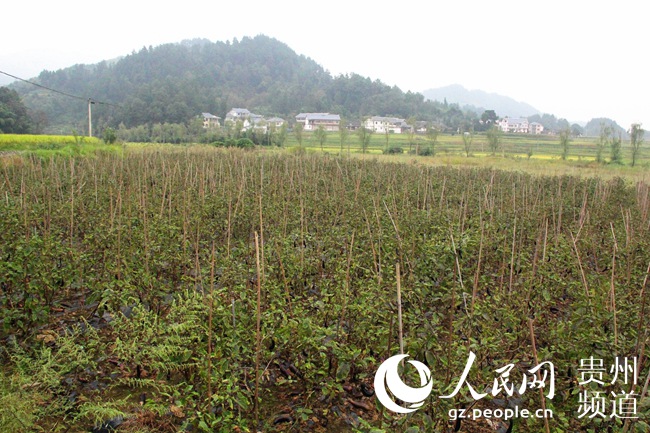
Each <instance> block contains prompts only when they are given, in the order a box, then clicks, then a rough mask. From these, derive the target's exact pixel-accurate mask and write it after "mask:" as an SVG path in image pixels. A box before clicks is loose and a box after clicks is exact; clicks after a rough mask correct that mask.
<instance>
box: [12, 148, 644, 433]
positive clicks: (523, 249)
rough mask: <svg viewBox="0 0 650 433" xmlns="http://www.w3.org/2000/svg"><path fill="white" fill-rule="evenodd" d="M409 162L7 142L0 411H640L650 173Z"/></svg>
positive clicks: (105, 420)
mask: <svg viewBox="0 0 650 433" xmlns="http://www.w3.org/2000/svg"><path fill="white" fill-rule="evenodd" d="M0 137H2V136H0ZM378 138H381V137H374V139H378ZM392 138H393V137H391V139H392ZM457 138H458V137H450V138H449V140H450V141H447V137H441V138H440V142H439V146H440V148H441V152H444V151H443V150H442V149H444V148H445V146H447V147H448V148H449V149H450V150H449V152H450V153H452V152H454V153H456V152H458V153H462V152H460V151H458V150H457V147H454V146H458V145H462V144H460V142H459V141H457ZM329 140H330V141H331V142H329V143H328V150H329V149H332V150H333V149H335V148H337V146H338V143H336V144H335V143H334V141H335V140H334V137H333V136H332V137H330V138H329ZM348 140H350V142H351V143H354V142H355V137H354V136H351V137H349V138H348ZM305 144H307V142H305ZM287 145H288V146H293V145H292V144H291V143H288V144H287ZM353 145H354V144H353ZM309 146H310V147H314V148H318V145H315V144H313V143H309ZM380 147H383V144H380V143H379V142H375V144H374V145H373V148H374V149H377V148H380ZM576 147H577V144H576ZM452 149H453V150H452ZM475 152H476V153H478V152H479V147H477V149H476V151H475ZM332 153H334V150H333V151H332ZM533 155H535V153H534V154H533ZM440 157H441V158H442V156H440ZM454 157H456V156H454ZM586 157H587V156H585V158H586ZM468 159H469V158H468ZM474 159H479V158H474ZM399 161H400V160H398V159H390V158H388V156H386V158H381V159H379V158H348V157H347V156H336V155H331V154H321V153H316V152H314V153H312V152H288V151H284V150H275V149H263V148H262V149H257V150H249V151H246V150H240V149H217V148H213V147H210V146H188V147H181V146H168V147H162V146H156V147H154V146H152V147H147V146H139V147H136V146H134V147H127V148H126V149H125V150H124V151H123V152H99V153H94V154H93V155H92V156H84V155H78V156H73V157H56V158H43V157H39V156H38V155H33V154H25V155H17V156H15V157H13V158H11V159H6V158H5V159H3V158H0V164H1V165H0V172H1V173H0V324H1V325H2V328H0V341H2V344H1V345H0V362H1V368H0V431H3V432H23V431H47V432H68V431H70V432H72V431H74V432H77V431H91V429H94V430H93V431H96V432H99V431H102V432H103V431H110V430H111V429H112V428H113V427H114V428H116V431H117V432H118V433H119V432H175V431H204V432H213V431H224V432H229V431H233V432H256V431H264V432H266V431H286V432H344V431H359V432H374V433H380V432H395V431H398V432H408V433H415V432H418V431H419V432H429V431H431V432H449V431H459V432H474V433H476V432H489V431H497V430H498V429H501V430H499V431H502V432H505V431H506V430H507V429H508V428H509V429H510V430H508V431H510V432H515V433H516V432H553V433H560V432H597V431H598V432H604V431H616V432H618V431H624V432H645V431H648V429H649V428H650V427H649V425H648V423H650V413H649V410H650V399H649V398H648V390H647V388H648V377H649V375H648V374H649V373H648V372H649V364H648V361H647V355H646V354H647V352H648V347H647V346H648V342H650V336H649V334H648V330H649V329H650V327H649V326H648V318H647V317H646V316H647V315H648V305H647V304H648V300H649V297H650V296H649V295H648V291H649V290H650V287H648V272H649V271H650V187H649V185H648V184H647V183H645V182H641V181H640V182H633V181H630V180H624V179H622V178H618V177H614V178H611V179H603V178H594V177H582V176H568V175H562V176H542V175H532V174H527V173H524V172H522V171H509V170H497V169H493V168H486V167H469V166H466V167H457V166H453V165H444V164H443V165H433V164H426V163H423V164H412V163H410V159H409V160H407V161H405V162H399ZM398 291H399V295H398ZM398 296H399V299H400V301H399V302H398ZM400 347H403V353H405V354H408V355H409V356H410V359H414V360H418V361H420V362H421V363H423V364H424V365H426V367H427V368H428V369H429V370H430V383H431V384H432V392H431V395H430V396H429V397H428V398H426V400H425V401H424V404H423V405H422V407H421V408H419V410H417V411H414V412H412V413H409V414H397V413H395V412H393V411H391V410H389V409H386V408H385V407H384V406H383V405H382V404H381V403H380V402H379V400H378V398H377V394H375V392H374V391H375V388H374V377H375V373H376V372H377V370H378V368H379V366H380V365H381V364H382V362H384V361H385V360H386V359H388V358H389V357H391V356H393V355H396V354H399V353H400V351H401V349H400ZM472 354H473V355H474V361H473V363H471V365H470V363H469V360H470V359H472V357H471V355H472ZM598 360H600V361H602V368H601V367H600V364H598V363H597V361H598ZM623 360H625V364H623ZM551 363H552V365H553V368H552V369H551V370H552V372H553V375H554V376H553V378H552V379H551V378H550V377H549V376H548V375H546V376H544V377H542V375H541V370H540V371H538V372H537V373H539V375H537V376H535V374H534V371H533V373H531V370H533V367H534V366H540V365H543V366H545V368H547V370H546V373H548V372H549V371H548V367H549V365H550V364H551ZM510 364H512V365H513V367H512V369H511V370H508V371H509V375H508V374H506V373H504V370H502V369H501V367H504V366H507V365H510ZM404 365H405V367H404V369H403V372H402V374H403V376H404V377H408V378H411V376H413V375H414V374H415V376H413V377H417V374H416V371H415V369H414V368H412V367H411V365H410V364H408V363H407V364H404ZM467 365H470V367H471V368H470V369H469V370H468V374H466V375H464V376H463V372H464V370H465V368H466V366H467ZM610 366H613V367H614V368H611V369H610ZM632 366H634V373H635V374H634V375H632V374H631V371H632ZM589 367H591V368H590V369H589ZM628 367H630V368H628ZM500 369H501V370H500ZM497 370H498V371H497ZM585 371H587V373H588V374H587V375H585ZM546 373H545V374H546ZM615 373H616V377H614V374H615ZM589 374H591V376H589ZM598 374H600V375H598ZM461 376H463V377H465V381H466V383H465V385H463V383H462V381H461ZM590 377H591V378H592V379H598V378H600V379H602V380H600V381H599V380H590V381H585V378H587V379H588V378H590ZM508 379H509V380H510V383H511V384H516V385H517V388H518V389H520V390H521V391H520V392H519V393H515V394H512V393H510V395H507V393H506V391H505V389H507V386H505V385H504V383H505V382H507V381H508ZM624 379H625V382H624ZM405 380H406V381H407V382H408V383H410V386H411V387H413V386H417V385H418V383H415V382H416V381H415V380H412V381H411V379H405ZM526 380H529V381H530V383H529V384H528V385H529V386H526V382H525V381H526ZM551 380H553V383H554V395H549V394H550V389H549V386H550V385H549V383H550V382H549V381H551ZM522 382H523V383H524V386H523V387H522V388H519V385H520V384H522ZM540 382H545V386H544V387H540V386H541V385H540ZM423 384H424V383H423ZM470 384H471V387H470ZM457 385H458V392H457V393H455V392H454V391H455V389H456V387H457ZM533 385H536V386H533ZM499 387H501V388H502V389H501V392H500V393H498V391H499V389H498V388H499ZM472 389H473V390H475V391H477V392H478V393H481V394H487V395H484V396H483V395H482V396H480V398H477V397H475V396H473V395H472V394H471V392H470V391H471V390H472ZM452 394H453V396H452V397H450V398H440V397H442V396H450V395H452ZM594 399H595V400H594ZM594 401H596V402H597V403H598V404H597V405H595V406H594V405H592V406H589V405H588V403H589V402H594ZM601 402H602V405H603V406H602V408H601V406H600V404H601ZM621 402H623V403H625V405H624V404H623V403H621ZM632 402H633V403H634V406H633V407H632ZM515 406H516V407H517V408H526V409H527V410H529V411H531V412H534V411H538V410H540V409H542V410H545V411H546V413H549V412H548V411H551V412H552V417H551V416H546V418H544V419H541V418H532V417H530V418H526V417H518V418H515V419H511V420H507V419H490V418H489V417H477V419H461V418H459V417H457V416H455V415H457V414H458V413H460V412H459V411H461V410H463V411H465V410H467V411H473V410H477V409H479V410H481V411H482V413H484V414H485V413H487V412H486V411H496V410H499V409H501V410H502V411H503V409H504V408H506V407H507V408H511V407H515ZM590 409H592V411H590ZM593 409H595V410H598V409H601V410H600V411H596V412H595V413H594V412H593ZM632 409H634V411H632ZM517 410H519V409H517ZM592 415H593V416H592ZM614 415H618V416H614Z"/></svg>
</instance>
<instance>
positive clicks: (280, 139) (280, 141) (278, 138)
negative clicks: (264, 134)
mask: <svg viewBox="0 0 650 433" xmlns="http://www.w3.org/2000/svg"><path fill="white" fill-rule="evenodd" d="M285 141H287V123H286V122H282V125H281V126H280V130H279V131H278V133H277V134H276V135H275V141H274V144H275V145H276V146H278V147H282V146H284V142H285Z"/></svg>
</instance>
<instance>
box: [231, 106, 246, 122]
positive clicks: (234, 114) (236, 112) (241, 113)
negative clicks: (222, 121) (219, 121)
mask: <svg viewBox="0 0 650 433" xmlns="http://www.w3.org/2000/svg"><path fill="white" fill-rule="evenodd" d="M250 115H251V112H250V111H248V110H247V109H245V108H233V109H232V110H230V111H229V112H228V114H226V122H236V121H238V120H242V121H243V120H244V119H247V118H248V117H250Z"/></svg>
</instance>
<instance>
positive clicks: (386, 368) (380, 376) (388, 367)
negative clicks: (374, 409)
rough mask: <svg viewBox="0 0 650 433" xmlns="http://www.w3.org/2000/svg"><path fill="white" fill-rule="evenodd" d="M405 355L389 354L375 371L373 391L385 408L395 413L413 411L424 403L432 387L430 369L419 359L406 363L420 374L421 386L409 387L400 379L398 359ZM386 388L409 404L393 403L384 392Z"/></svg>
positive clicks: (405, 356)
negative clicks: (403, 405) (405, 405)
mask: <svg viewBox="0 0 650 433" xmlns="http://www.w3.org/2000/svg"><path fill="white" fill-rule="evenodd" d="M407 357H408V355H395V356H391V357H390V358H388V359H387V360H386V361H384V362H383V363H382V364H381V365H380V366H379V368H378V369H377V373H375V393H376V394H377V398H378V399H379V401H380V402H381V404H383V405H384V406H385V407H386V409H389V410H392V411H393V412H397V413H410V412H415V411H416V410H418V409H419V408H420V407H421V406H422V404H424V400H426V398H427V397H428V396H429V394H431V390H432V389H433V380H432V379H431V370H429V368H428V367H427V366H426V365H424V364H422V363H421V362H419V361H408V363H409V364H411V365H412V366H413V367H415V368H416V369H417V371H418V373H419V374H420V386H421V388H411V387H410V386H408V385H406V384H405V383H404V382H403V381H402V379H401V378H400V377H399V373H398V371H397V368H398V367H399V363H400V361H401V360H402V359H404V358H407ZM386 388H388V389H389V390H390V392H391V393H392V394H393V396H394V397H395V398H396V399H399V400H402V401H403V402H404V403H410V405H409V406H408V407H402V406H400V405H398V404H397V403H395V402H394V401H393V399H392V398H391V397H390V396H389V395H388V392H386Z"/></svg>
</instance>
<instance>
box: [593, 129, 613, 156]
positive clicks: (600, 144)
mask: <svg viewBox="0 0 650 433" xmlns="http://www.w3.org/2000/svg"><path fill="white" fill-rule="evenodd" d="M611 135H612V128H611V127H609V126H607V125H606V124H605V122H600V134H599V136H598V141H597V142H596V162H603V152H604V150H605V147H607V144H608V143H609V140H610V136H611Z"/></svg>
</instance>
